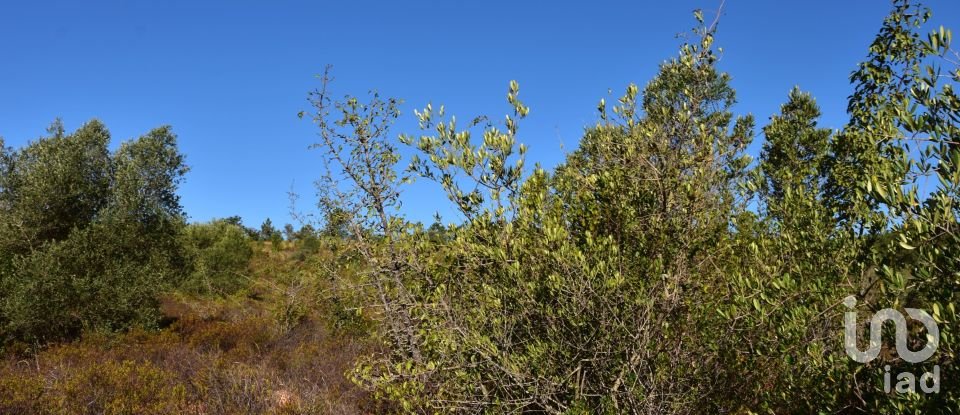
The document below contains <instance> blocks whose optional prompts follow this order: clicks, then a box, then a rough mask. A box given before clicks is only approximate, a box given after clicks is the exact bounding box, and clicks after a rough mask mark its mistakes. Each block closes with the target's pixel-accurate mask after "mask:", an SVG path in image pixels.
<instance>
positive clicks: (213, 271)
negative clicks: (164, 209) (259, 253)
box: [183, 220, 253, 295]
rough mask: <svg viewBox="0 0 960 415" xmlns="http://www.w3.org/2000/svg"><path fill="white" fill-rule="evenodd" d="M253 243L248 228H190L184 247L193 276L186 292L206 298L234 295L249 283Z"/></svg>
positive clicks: (224, 224) (222, 224) (218, 223)
mask: <svg viewBox="0 0 960 415" xmlns="http://www.w3.org/2000/svg"><path fill="white" fill-rule="evenodd" d="M251 243H252V240H251V238H250V236H249V235H248V234H247V232H246V231H245V230H244V228H243V227H242V226H240V225H238V224H234V223H231V222H228V221H226V220H214V221H211V222H209V223H199V224H190V225H189V226H187V227H186V230H185V232H184V244H185V247H186V250H187V252H188V253H189V254H190V257H191V259H192V268H193V269H192V272H191V274H190V276H189V277H188V278H187V279H186V281H184V283H183V288H184V289H186V290H187V291H190V292H195V293H202V294H220V295H225V294H231V293H233V292H235V291H237V290H238V289H240V288H242V287H244V286H245V285H247V283H248V282H249V276H248V275H247V273H246V270H247V266H248V263H249V262H250V257H251V256H252V255H253V248H252V247H251Z"/></svg>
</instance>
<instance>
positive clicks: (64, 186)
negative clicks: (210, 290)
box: [0, 120, 187, 342]
mask: <svg viewBox="0 0 960 415" xmlns="http://www.w3.org/2000/svg"><path fill="white" fill-rule="evenodd" d="M49 134H50V136H48V137H44V138H41V139H38V140H36V141H33V142H31V143H29V144H28V145H26V146H25V147H23V148H21V149H18V150H16V151H10V152H6V153H5V155H4V162H3V166H4V168H3V169H2V171H0V173H2V176H0V183H2V185H0V189H2V190H0V208H2V209H3V210H4V214H3V215H0V258H4V259H5V261H7V262H8V264H9V265H7V266H6V267H5V268H6V269H0V292H2V294H0V300H2V301H0V322H2V324H3V326H4V330H3V331H4V333H5V336H4V337H5V338H4V340H5V341H10V340H14V339H16V340H27V341H34V340H35V341H41V342H43V341H49V340H56V339H62V338H71V337H75V336H76V335H78V334H79V332H80V330H81V329H84V328H90V329H109V330H117V329H123V328H126V327H129V326H131V325H144V326H150V325H152V324H154V323H155V322H156V319H157V317H158V311H157V307H156V301H157V298H156V296H157V294H158V293H159V292H160V291H161V290H163V289H165V288H166V287H170V286H172V285H173V284H175V283H176V282H177V280H178V279H179V278H180V276H181V275H182V271H183V269H184V267H185V266H186V259H185V257H184V255H183V252H182V249H181V248H182V247H181V245H180V244H179V240H178V238H179V232H180V230H181V229H182V227H183V223H184V218H183V213H182V211H181V208H180V205H179V198H178V197H177V195H176V189H177V186H178V185H179V184H180V182H181V181H182V177H183V175H184V174H185V173H186V172H187V167H186V165H185V164H184V160H183V156H182V155H181V154H180V153H179V152H178V151H177V148H176V138H175V136H174V135H173V134H172V132H171V131H170V129H169V128H168V127H161V128H158V129H155V130H152V131H151V132H149V133H148V134H146V135H144V136H142V137H140V138H139V139H137V140H133V141H130V142H126V143H124V144H122V145H121V146H120V148H119V149H118V150H117V151H116V152H114V153H112V154H111V153H110V152H109V150H108V148H107V144H108V142H109V140H110V134H109V132H108V131H107V129H106V127H105V126H104V125H103V124H102V123H100V122H99V121H96V120H94V121H90V122H88V123H86V124H84V125H83V126H82V127H80V128H79V129H78V130H77V131H75V132H74V133H72V134H67V133H66V132H65V131H64V128H63V125H62V124H61V123H60V122H59V121H58V122H55V123H54V124H53V126H52V127H51V128H50V129H49Z"/></svg>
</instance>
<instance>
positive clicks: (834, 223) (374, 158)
mask: <svg viewBox="0 0 960 415" xmlns="http://www.w3.org/2000/svg"><path fill="white" fill-rule="evenodd" d="M930 16H931V13H930V11H929V10H927V9H925V8H924V7H922V6H919V5H916V4H913V3H912V2H910V1H907V0H895V1H893V7H892V10H891V12H890V14H889V15H888V16H887V17H886V18H885V19H884V21H883V22H882V25H881V29H880V31H879V33H878V34H877V36H876V37H875V39H874V41H873V43H871V44H870V45H869V47H868V49H867V56H866V58H865V59H864V61H863V62H862V63H861V64H860V65H859V66H858V67H857V68H856V69H855V70H854V72H853V73H852V74H851V76H850V81H851V90H852V92H851V94H850V97H849V101H848V108H847V114H846V115H847V116H848V121H847V122H846V124H845V125H843V126H842V128H839V129H836V130H833V129H829V128H825V127H824V126H821V125H820V123H819V120H820V118H821V116H822V114H821V110H820V108H819V107H818V105H817V102H816V99H815V97H813V96H812V95H811V94H809V93H807V92H804V91H803V90H802V89H801V88H800V87H796V88H794V89H792V90H790V91H784V94H785V97H784V104H783V105H782V106H781V107H780V108H779V111H778V112H776V113H775V114H773V115H772V116H771V117H770V118H769V121H767V122H765V123H764V124H762V125H759V126H758V125H757V124H758V123H757V121H756V120H755V119H754V117H753V116H751V115H749V114H738V113H737V111H736V103H737V100H736V99H737V98H736V91H735V90H734V88H733V86H732V81H731V79H732V77H731V75H730V74H727V73H725V72H724V71H723V70H722V68H721V66H720V65H719V59H720V56H721V50H720V49H719V48H718V47H717V46H716V45H715V39H716V37H717V36H718V34H719V33H718V30H717V29H718V26H717V22H718V19H705V18H704V16H703V14H702V13H701V12H699V11H698V12H696V13H695V19H696V26H695V27H694V28H693V29H692V30H691V31H689V32H688V33H686V34H685V35H683V36H682V37H681V39H682V42H681V46H680V48H679V51H678V53H677V55H676V56H675V57H673V58H670V59H668V60H667V61H665V62H663V63H662V64H661V65H660V66H659V71H658V73H657V74H656V75H655V76H654V78H653V79H651V80H650V81H649V82H647V83H646V84H645V85H644V86H642V87H641V86H639V85H636V84H630V85H628V86H627V87H626V88H625V91H624V93H623V95H622V96H621V97H619V98H618V99H615V100H611V102H607V101H606V99H602V100H600V102H599V103H598V104H597V116H596V122H595V123H594V124H593V125H590V126H587V127H586V128H585V129H584V132H583V136H582V138H581V140H580V142H579V146H578V147H577V149H576V150H575V151H573V152H571V153H570V154H568V155H567V157H566V159H565V160H564V162H562V163H560V164H559V165H558V166H556V167H555V168H552V169H546V168H543V167H542V166H539V165H534V166H529V165H527V164H525V156H526V152H527V148H526V146H525V145H523V144H521V143H520V141H521V137H522V135H521V133H522V131H523V130H522V129H521V125H522V123H523V120H524V118H525V117H526V116H527V115H528V114H529V113H530V111H531V110H530V108H529V107H528V106H527V105H526V104H525V103H524V102H523V101H522V100H521V96H520V85H519V84H518V83H517V82H510V84H509V86H508V88H507V104H508V107H507V108H508V114H507V115H506V116H505V117H504V118H502V120H503V121H502V122H495V121H493V120H494V118H487V117H476V118H473V119H472V120H471V121H470V122H467V123H464V122H463V121H462V120H458V119H457V118H456V117H453V116H449V115H448V114H446V113H445V108H444V107H443V106H434V105H432V104H428V105H427V106H426V107H425V108H423V109H421V110H417V111H415V112H414V113H415V116H416V117H417V120H418V121H419V125H420V130H421V131H420V132H419V133H416V134H410V133H407V134H395V133H394V132H392V131H391V127H392V126H393V124H394V122H395V120H397V119H398V118H399V117H400V104H401V101H400V100H399V99H395V98H388V97H383V96H381V95H379V94H377V93H375V92H374V93H371V94H370V95H369V96H367V97H366V98H363V97H355V96H349V95H347V96H344V97H339V96H335V95H334V93H333V92H332V77H331V75H330V70H329V68H328V70H327V72H325V73H324V75H323V76H322V77H321V84H320V86H319V88H318V89H317V90H315V91H313V92H312V93H311V94H310V95H309V99H310V103H311V104H312V110H311V111H310V112H302V113H301V114H300V115H301V116H302V117H306V118H310V119H311V120H312V121H313V122H315V123H316V125H317V128H318V133H319V134H318V136H319V139H318V141H317V143H316V144H315V145H314V146H313V148H314V149H316V150H319V151H321V152H322V157H323V158H324V163H323V166H324V167H325V168H326V169H325V171H324V172H323V175H322V177H321V178H320V180H318V182H317V183H318V196H319V199H318V200H317V206H318V208H319V210H320V213H321V214H322V220H320V221H319V222H317V223H308V224H306V225H304V226H302V227H301V229H300V230H295V229H294V227H293V226H292V225H285V226H284V227H283V232H281V231H279V230H278V229H277V228H276V227H275V226H274V225H273V223H272V222H271V221H270V220H269V219H267V220H266V221H264V222H263V224H262V225H261V226H260V229H253V228H248V227H245V226H244V225H243V224H242V222H241V220H240V218H238V217H230V218H227V219H222V220H214V221H211V222H209V223H195V224H186V221H185V218H184V214H183V212H182V211H181V208H180V205H179V201H178V199H177V196H176V187H177V184H178V183H179V181H180V180H181V177H182V175H183V174H184V173H185V172H186V167H185V164H184V160H183V157H182V155H180V154H179V153H178V152H177V150H176V146H175V141H174V138H173V135H172V134H171V133H170V130H169V129H168V128H160V129H157V130H154V131H152V132H150V133H149V134H147V135H146V136H144V137H142V138H140V139H138V140H133V141H131V142H128V143H125V144H123V145H122V146H121V147H120V148H119V149H118V150H116V151H114V152H110V151H108V150H107V142H108V141H109V134H108V133H107V132H106V129H105V127H103V125H102V124H100V123H99V122H96V121H93V122H90V123H88V124H86V125H84V126H83V127H81V128H80V129H78V130H77V131H76V132H74V133H72V134H66V133H65V132H64V131H63V128H62V127H60V126H59V125H58V124H55V125H54V127H53V128H51V132H50V134H51V135H50V136H49V137H46V138H42V139H40V140H37V141H35V142H32V143H30V144H28V145H27V146H25V147H24V148H21V149H18V150H13V149H7V148H5V147H4V146H3V143H2V141H0V212H2V213H3V215H2V216H0V288H2V289H3V290H2V291H0V324H2V327H3V339H2V340H3V341H4V345H5V354H6V356H7V360H6V361H5V362H4V364H3V365H2V366H0V412H4V413H110V414H120V413H177V412H179V413H358V412H377V413H380V412H403V413H410V412H414V413H460V412H465V413H513V412H533V413H569V414H579V413H744V414H747V413H758V414H759V413H957V412H958V411H960V406H958V403H957V402H958V399H960V398H958V394H960V388H958V386H957V384H956V383H955V382H952V381H951V380H952V379H954V378H956V374H957V368H956V364H955V359H956V348H957V344H956V327H957V315H956V303H957V298H956V296H957V294H956V293H957V289H958V286H957V284H958V277H960V274H958V272H957V270H958V269H960V236H958V220H960V203H958V200H960V198H958V196H960V195H958V189H960V168H958V162H960V145H958V141H960V98H958V96H957V95H956V91H955V90H954V89H955V88H956V86H957V84H958V83H960V67H958V63H957V62H958V61H960V57H958V55H957V53H956V52H955V51H954V50H953V49H951V48H950V41H951V34H950V32H949V30H946V29H943V28H936V29H933V30H931V28H930V27H929V26H928V21H929V19H930ZM708 20H709V21H710V23H708ZM754 141H759V144H760V148H761V150H760V152H759V154H758V155H757V157H756V158H754V157H752V156H751V155H750V154H748V152H747V149H748V147H749V146H750V144H751V143H753V142H754ZM409 154H412V157H404V155H409ZM404 165H405V166H406V167H403V166H404ZM412 180H426V181H430V182H433V183H435V184H436V185H437V186H438V187H439V188H440V189H442V191H443V193H444V194H445V195H446V196H447V199H448V201H449V203H450V205H451V206H452V208H453V209H454V210H455V211H456V212H457V213H458V215H459V218H458V219H459V220H457V221H455V222H453V223H447V224H444V222H443V221H441V220H440V219H439V218H438V220H437V221H436V222H435V223H433V224H432V225H431V226H429V227H427V228H425V227H424V226H423V224H420V223H417V222H413V221H410V220H407V219H406V218H405V217H404V215H403V210H402V208H401V205H400V201H401V194H402V192H403V190H404V188H405V186H406V185H407V184H408V183H409V182H411V181H412ZM295 216H296V217H299V216H297V215H295ZM284 235H286V241H284V238H283V236H284ZM851 296H852V299H853V300H855V302H854V303H851V302H849V300H850V299H851ZM845 300H846V301H845ZM884 308H894V309H896V310H901V311H902V310H904V309H906V308H920V309H924V310H929V311H930V313H931V314H932V316H933V318H934V319H935V320H936V322H937V324H938V327H939V342H938V350H937V352H936V354H934V355H933V357H932V358H931V359H928V360H927V361H925V362H922V363H920V364H911V363H908V362H905V361H904V359H903V358H902V357H901V356H899V355H898V353H897V350H896V346H895V342H894V341H893V340H894V334H895V330H892V329H893V327H891V326H885V327H883V328H882V329H883V331H884V332H885V333H886V334H887V335H885V336H884V337H883V339H884V340H883V341H884V343H883V344H882V353H880V355H879V357H878V358H877V359H876V360H873V361H871V362H868V363H865V364H862V363H857V362H854V361H853V360H851V359H850V358H849V357H848V356H847V355H846V353H845V350H844V344H845V339H844V329H843V323H844V314H845V313H848V312H851V310H852V312H855V313H859V315H860V318H858V319H857V321H858V322H861V323H860V325H859V326H858V329H857V330H858V332H859V334H860V335H859V337H860V338H861V339H862V338H866V337H867V336H866V334H867V326H868V324H866V322H867V321H869V316H870V315H872V314H873V313H875V312H876V311H878V310H880V309H884ZM908 329H909V330H908V331H909V333H907V334H909V338H910V347H911V349H912V350H917V349H920V348H921V347H924V346H925V345H926V344H929V342H931V341H933V340H931V339H929V338H928V336H927V334H929V333H925V332H924V329H923V328H922V326H921V325H919V324H911V325H910V326H909V327H908ZM862 343H863V341H861V345H860V346H861V347H862ZM935 366H936V367H937V368H938V370H939V371H940V376H941V380H942V381H941V384H940V390H939V392H938V393H935V394H923V393H897V392H887V391H885V388H884V377H885V375H887V373H888V372H889V371H892V372H893V373H899V372H903V371H910V372H918V371H928V370H932V369H933V368H934V367H935Z"/></svg>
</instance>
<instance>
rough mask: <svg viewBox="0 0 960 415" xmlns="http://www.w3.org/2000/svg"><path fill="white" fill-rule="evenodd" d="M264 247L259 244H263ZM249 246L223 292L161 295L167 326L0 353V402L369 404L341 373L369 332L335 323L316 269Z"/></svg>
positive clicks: (344, 409) (229, 410) (287, 409)
mask: <svg viewBox="0 0 960 415" xmlns="http://www.w3.org/2000/svg"><path fill="white" fill-rule="evenodd" d="M264 248H265V247H264ZM294 256H295V255H294V254H293V253H292V252H290V251H289V250H287V251H281V252H273V251H272V250H271V249H269V248H268V249H258V252H257V254H256V255H255V258H254V260H253V264H252V267H253V269H254V271H255V274H256V276H255V279H254V280H253V281H252V283H251V285H250V287H249V288H248V289H247V290H244V291H242V292H241V293H238V294H237V295H235V296H232V297H229V298H217V299H214V298H187V297H183V296H178V295H170V296H169V297H167V298H165V299H164V300H163V306H162V310H163V312H164V315H165V316H166V323H167V327H166V328H164V329H162V330H160V331H151V332H148V331H142V330H134V331H131V332H128V333H124V334H112V335H101V334H95V333H90V334H87V335H85V336H84V338H83V339H82V340H80V341H77V342H74V343H70V344H60V345H53V346H50V347H47V348H45V349H43V350H41V351H40V352H39V353H20V354H16V355H9V356H6V357H5V358H4V360H2V361H0V413H2V414H173V413H183V414H328V413H329V414H360V413H379V412H382V411H384V410H385V408H378V407H377V406H376V404H375V403H374V401H373V400H372V398H371V397H370V396H368V395H367V394H366V393H365V392H363V391H362V390H360V389H359V388H358V387H356V386H355V385H354V384H353V383H351V382H350V381H349V379H348V378H347V373H348V372H349V371H350V370H351V369H352V367H353V363H354V361H355V360H356V358H357V357H358V356H359V355H360V354H361V353H363V352H364V351H366V350H367V349H368V347H369V340H368V339H367V338H366V337H365V336H364V335H363V334H358V333H357V332H356V331H352V332H346V331H343V330H339V329H337V328H336V327H338V324H335V322H334V318H335V317H334V314H335V313H332V312H331V311H330V310H331V308H330V307H328V306H327V305H326V304H325V303H324V299H323V298H322V296H321V295H319V293H320V292H321V291H322V290H321V288H322V281H321V279H320V278H319V277H317V275H319V273H318V272H316V270H315V269H314V267H315V265H316V264H315V262H312V260H314V259H315V260H323V258H322V255H320V256H318V258H311V259H310V260H308V261H305V262H301V261H297V260H295V259H293V258H294Z"/></svg>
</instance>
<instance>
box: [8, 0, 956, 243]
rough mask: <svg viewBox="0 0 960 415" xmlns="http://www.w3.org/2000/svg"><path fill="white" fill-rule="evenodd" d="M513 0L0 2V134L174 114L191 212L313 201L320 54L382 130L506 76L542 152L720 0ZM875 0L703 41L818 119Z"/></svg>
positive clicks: (809, 7)
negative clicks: (57, 123) (373, 92)
mask: <svg viewBox="0 0 960 415" xmlns="http://www.w3.org/2000/svg"><path fill="white" fill-rule="evenodd" d="M520 3H521V2H510V1H488V2H479V1H474V2H459V1H412V2H387V1H384V2H369V1H350V2H320V1H313V2H308V1H159V0H157V1H136V0H130V1H119V0H118V1H90V2H86V1H85V2H77V1H42V0H37V1H30V2H27V1H18V2H5V3H4V4H3V5H0V136H3V137H4V138H5V139H6V140H7V144H8V145H12V146H15V147H16V146H20V145H23V144H24V143H26V142H27V141H29V140H32V139H35V138H37V137H40V136H41V135H43V133H44V130H45V128H46V127H47V126H48V125H49V124H50V122H51V121H52V120H53V119H54V118H56V117H62V118H63V120H64V122H65V124H66V126H67V128H68V129H73V128H76V127H78V126H79V125H80V124H81V123H83V122H84V121H86V120H89V119H91V118H99V119H101V120H103V121H104V122H105V123H106V124H107V126H108V127H109V128H110V130H111V132H112V133H113V137H114V145H117V144H118V143H119V142H120V141H122V140H126V139H129V138H132V137H136V136H138V135H140V134H142V133H144V132H146V131H148V130H149V129H150V128H152V127H155V126H159V125H163V124H170V125H172V126H173V128H174V131H175V132H176V133H177V134H178V135H179V142H180V146H181V149H182V151H183V152H184V153H186V155H187V160H188V163H189V164H190V166H191V167H192V171H191V172H190V173H189V174H188V176H187V181H186V183H185V184H184V185H183V186H182V188H181V192H180V193H181V195H182V202H183V205H184V207H185V209H186V211H187V213H188V215H189V216H190V218H191V219H192V220H208V219H210V218H213V217H225V216H230V215H241V216H242V217H243V218H244V221H245V222H246V223H247V224H250V225H256V224H259V223H260V222H261V221H262V220H263V219H264V218H266V217H270V218H272V219H273V221H274V223H281V224H282V223H284V222H291V219H290V217H289V213H288V205H289V203H288V199H287V192H288V191H289V190H291V189H294V190H295V191H297V192H298V193H300V194H301V201H300V206H299V208H301V210H309V209H310V204H311V201H312V200H313V193H314V192H313V189H312V182H313V180H315V179H316V178H317V177H318V176H319V175H320V172H321V166H322V160H321V153H319V152H317V151H309V150H307V146H308V145H309V144H310V143H312V142H313V141H314V140H315V129H314V126H313V125H312V124H311V123H310V122H308V121H303V120H299V119H298V118H297V116H296V114H297V112H298V111H299V110H302V109H307V102H306V93H307V91H308V90H310V89H311V88H313V87H314V86H316V83H315V78H314V75H315V74H317V73H319V72H321V71H322V69H323V67H324V65H326V64H333V65H334V66H335V68H334V71H335V72H334V74H335V76H336V78H337V80H336V83H335V84H334V88H335V91H336V92H337V93H352V94H363V93H365V92H366V91H367V90H369V89H371V88H374V89H377V90H379V91H380V92H381V93H382V94H383V95H388V96H396V97H399V98H402V99H403V100H404V101H405V104H404V106H403V107H402V110H403V115H402V118H401V121H400V122H398V123H397V125H396V127H395V128H394V130H393V133H395V134H399V133H401V132H407V133H416V132H417V131H416V124H415V121H414V119H413V113H412V110H413V109H415V108H421V107H423V106H424V105H425V104H426V103H428V102H433V103H434V105H439V104H445V105H446V108H447V112H448V113H449V114H457V115H459V117H460V118H461V119H470V118H472V117H473V116H476V115H480V114H487V115H491V116H493V118H495V119H500V118H501V117H502V114H504V113H505V112H506V111H507V110H508V107H507V104H506V102H505V99H504V97H505V93H506V89H507V84H508V82H509V81H510V80H511V79H516V80H517V81H519V83H520V90H521V93H520V94H521V98H522V99H523V100H524V102H525V103H526V104H527V105H528V106H530V107H531V114H530V116H529V117H528V118H527V119H526V120H525V122H524V123H523V124H521V129H520V141H522V142H524V143H526V144H527V145H528V146H529V147H530V152H529V157H528V159H529V161H530V163H528V164H531V165H532V162H540V163H542V164H543V165H545V166H548V167H549V166H553V165H555V164H556V163H558V162H560V161H561V160H563V157H564V155H565V154H566V153H567V152H570V151H572V150H573V149H575V148H576V145H577V141H578V139H579V137H580V134H581V132H582V131H583V127H584V126H587V125H591V124H593V123H594V122H595V121H596V114H595V108H596V104H597V102H598V101H599V99H600V98H605V97H606V98H607V99H608V101H609V100H610V96H609V95H608V90H611V89H612V90H613V95H614V96H618V95H619V94H620V92H621V91H622V90H623V89H624V88H625V86H626V85H627V84H628V83H630V82H635V83H637V84H639V85H641V86H643V85H644V84H646V82H647V81H648V80H649V79H650V78H651V77H652V76H653V75H654V74H655V72H656V69H657V65H658V64H659V63H660V62H662V61H663V60H665V59H668V58H669V57H671V56H673V55H675V54H676V49H677V46H678V41H677V40H676V39H675V35H676V34H677V33H679V32H683V31H685V30H687V29H689V28H690V27H692V25H693V23H694V21H693V18H692V16H691V11H692V10H693V9H696V8H702V9H704V10H705V12H706V14H707V15H708V17H709V16H712V14H711V10H713V9H715V8H716V7H717V6H718V4H719V0H696V1H687V0H675V1H670V2H639V1H610V2H580V3H573V2H569V3H567V2H557V1H554V2H546V1H542V2H523V3H522V4H520ZM927 4H928V5H929V6H931V7H932V8H933V11H934V17H933V21H934V22H933V23H934V24H936V25H939V24H943V25H944V26H947V27H950V28H954V29H958V28H960V2H955V1H949V0H936V1H928V2H927ZM888 10H889V3H888V2H886V1H882V0H871V1H866V0H854V1H837V0H832V1H821V0H815V1H804V2H774V1H759V0H756V1H754V0H749V1H745V0H727V2H726V6H725V9H724V15H723V17H722V19H721V23H720V31H719V34H718V37H717V45H718V46H721V47H723V49H724V54H723V58H722V60H721V63H720V66H721V68H722V69H723V70H726V71H728V72H730V73H731V75H732V76H733V86H734V87H735V88H736V89H737V93H738V100H739V104H738V105H737V108H736V109H737V112H738V113H744V114H745V113H752V114H754V115H755V116H756V118H757V121H758V127H759V126H762V125H763V124H764V123H765V122H766V120H767V118H768V117H769V116H770V115H771V114H773V113H775V112H776V111H777V110H778V109H779V106H780V104H781V103H782V102H783V101H784V99H785V98H786V95H787V93H788V92H789V90H790V88H792V87H793V86H794V85H799V86H800V87H801V88H803V89H804V90H807V91H811V92H812V93H813V94H814V96H815V97H816V98H817V99H818V101H819V103H820V105H821V107H822V109H823V111H824V117H823V121H822V124H823V125H825V126H829V127H834V128H837V127H840V126H842V124H843V123H844V121H845V117H844V109H845V105H846V97H847V95H848V94H849V92H850V87H849V84H848V81H847V77H848V75H849V73H850V71H851V70H853V69H854V67H855V65H856V63H857V62H858V61H859V60H860V59H861V58H862V57H863V56H864V55H865V53H866V49H867V46H868V45H869V43H870V41H871V40H872V38H873V36H874V34H875V33H876V31H877V30H878V28H879V26H880V23H881V21H882V19H883V16H884V15H886V13H887V12H888ZM958 30H960V29H958ZM758 141H759V140H758ZM757 147H758V146H757V145H755V146H754V149H753V151H754V152H756V148H757ZM447 206H448V204H447V203H446V202H445V200H443V199H442V194H441V193H440V192H439V191H438V190H437V189H436V187H435V186H434V185H432V184H430V183H426V182H419V183H417V184H415V185H414V186H412V187H410V188H408V189H407V190H406V191H405V193H404V207H403V209H404V212H405V213H406V214H407V215H408V216H409V217H411V218H413V219H417V220H422V221H425V222H429V221H430V220H431V219H430V218H431V217H432V215H433V214H434V213H435V212H438V211H439V212H440V213H441V214H443V215H444V216H445V217H446V218H450V219H452V218H453V215H452V214H451V212H452V210H451V209H450V208H448V207H447Z"/></svg>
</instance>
